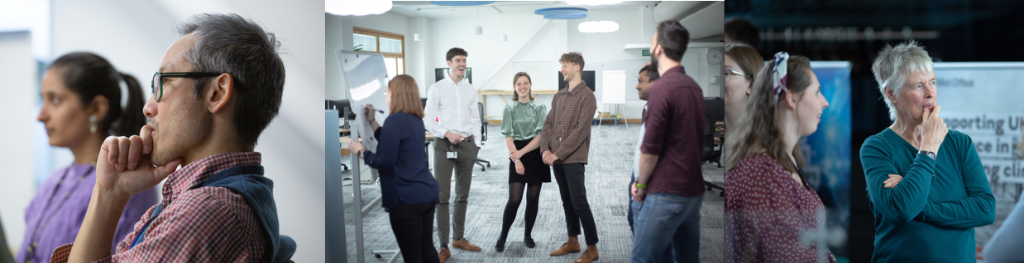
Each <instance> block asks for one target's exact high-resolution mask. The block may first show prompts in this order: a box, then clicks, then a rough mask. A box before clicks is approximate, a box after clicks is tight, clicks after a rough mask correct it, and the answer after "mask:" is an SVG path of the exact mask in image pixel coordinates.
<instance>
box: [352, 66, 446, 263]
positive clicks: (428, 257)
mask: <svg viewBox="0 0 1024 263" xmlns="http://www.w3.org/2000/svg"><path fill="white" fill-rule="evenodd" d="M384 101H385V102H386V103H387V104H388V109H390V111H391V115H389V116H388V118H387V120H385V121H384V126H383V127H381V126H380V124H378V123H377V120H376V119H375V116H374V115H376V114H374V111H375V110H374V109H373V105H366V109H364V110H363V114H365V116H366V121H367V122H369V123H370V127H371V128H372V129H373V137H374V138H375V139H377V152H376V153H374V152H370V151H365V148H363V145H362V144H361V143H359V142H355V141H354V142H352V143H350V144H349V149H350V150H352V151H354V152H356V155H357V156H359V157H360V158H363V160H364V161H365V162H366V165H369V166H370V167H373V168H374V169H377V171H378V172H380V192H381V196H382V198H381V199H383V201H382V202H381V205H382V206H384V210H385V211H387V212H388V217H389V218H390V219H391V231H392V232H394V234H395V239H396V240H397V241H398V248H399V249H400V250H401V251H402V258H403V259H405V262H439V261H440V258H438V256H437V250H435V249H434V239H433V233H434V207H436V206H437V198H438V194H439V192H438V189H437V180H434V176H433V175H431V174H430V170H428V169H427V159H426V157H424V156H423V154H422V153H423V144H424V143H425V142H426V138H424V137H423V131H425V130H426V129H425V128H424V127H423V104H422V102H420V92H419V88H417V86H416V80H414V79H413V78H412V77H410V76H409V75H398V76H396V77H395V78H394V79H392V80H391V82H388V91H387V92H386V93H384ZM446 183H447V182H446Z"/></svg>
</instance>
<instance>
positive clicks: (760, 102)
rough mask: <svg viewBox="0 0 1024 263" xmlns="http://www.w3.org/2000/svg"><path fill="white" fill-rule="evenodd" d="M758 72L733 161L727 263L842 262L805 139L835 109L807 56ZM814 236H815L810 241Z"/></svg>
mask: <svg viewBox="0 0 1024 263" xmlns="http://www.w3.org/2000/svg"><path fill="white" fill-rule="evenodd" d="M773 62H774V63H770V64H768V65H766V66H765V67H764V68H762V69H761V72H759V73H758V74H757V78H756V79H755V82H754V86H753V89H752V90H751V94H750V98H749V99H748V100H747V105H746V106H747V109H746V110H747V114H745V115H744V116H743V117H742V118H741V119H740V121H739V122H738V123H742V125H739V126H738V127H735V128H734V129H736V130H735V133H734V134H735V135H734V137H733V139H732V140H730V141H729V142H728V145H727V146H728V148H729V149H732V150H731V151H730V152H729V153H728V155H726V159H725V170H726V173H725V188H726V189H727V190H726V191H727V192H728V193H729V194H728V195H726V198H725V220H726V224H725V237H726V239H725V244H726V245H725V261H726V262H835V258H833V257H832V256H831V254H830V253H829V252H828V250H827V247H826V246H825V244H824V238H823V236H824V235H823V233H824V227H825V206H824V205H823V204H822V202H821V199H820V198H819V197H818V195H817V193H816V192H815V191H814V189H812V188H811V187H810V185H808V184H807V180H805V179H804V177H803V174H802V173H801V170H800V167H801V166H803V158H802V155H801V153H800V148H799V147H798V146H797V141H798V140H799V139H800V137H804V136H808V135H811V134H812V133H814V131H815V130H817V129H818V123H819V122H820V121H821V113H822V111H823V110H824V109H825V108H826V107H828V101H825V98H824V96H822V95H821V85H820V84H819V83H818V78H817V76H815V75H814V72H812V71H811V67H810V61H808V60H807V58H806V57H802V56H793V57H790V56H789V54H787V53H785V52H779V53H777V54H775V58H774V61H773ZM807 237H811V238H807Z"/></svg>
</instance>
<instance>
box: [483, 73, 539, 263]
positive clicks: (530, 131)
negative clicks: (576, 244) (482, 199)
mask: <svg viewBox="0 0 1024 263" xmlns="http://www.w3.org/2000/svg"><path fill="white" fill-rule="evenodd" d="M512 83H513V85H515V92H513V93H512V100H514V101H515V102H513V104H512V105H508V106H506V107H505V112H504V113H503V114H502V118H501V134H502V135H504V136H505V145H506V146H508V151H509V169H508V203H506V204H505V216H504V218H503V220H502V225H501V236H500V237H498V243H497V244H495V245H494V248H495V249H496V250H498V252H502V251H504V250H505V238H506V237H508V229H509V228H510V227H512V221H514V220H515V219H516V211H518V210H519V202H521V201H522V200H523V190H524V189H523V188H525V187H526V185H527V183H529V191H528V192H527V194H526V234H525V235H524V237H525V238H524V239H523V243H524V244H525V245H526V247H528V248H533V247H534V246H536V244H534V243H533V238H531V237H530V232H531V231H532V230H533V223H534V222H535V221H537V205H538V201H537V198H538V197H540V187H541V184H542V183H546V182H551V169H550V168H548V167H549V166H548V165H546V164H544V161H543V159H541V156H540V150H538V149H537V148H538V147H539V146H540V132H541V128H542V127H544V117H546V116H547V115H548V110H547V108H546V107H544V105H543V104H538V103H535V102H534V101H533V99H534V97H533V96H531V93H530V92H531V88H532V86H533V83H532V81H531V80H530V75H529V74H526V72H519V73H516V76H515V77H514V78H512Z"/></svg>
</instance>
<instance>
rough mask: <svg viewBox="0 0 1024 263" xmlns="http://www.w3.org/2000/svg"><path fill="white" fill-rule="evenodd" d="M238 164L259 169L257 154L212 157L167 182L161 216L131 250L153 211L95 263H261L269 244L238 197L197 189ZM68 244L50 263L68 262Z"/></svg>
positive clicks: (221, 190)
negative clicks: (264, 250)
mask: <svg viewBox="0 0 1024 263" xmlns="http://www.w3.org/2000/svg"><path fill="white" fill-rule="evenodd" d="M240 165H260V154H259V153H257V152H235V153H224V154H218V155H213V156H210V157H206V158H203V159H201V160H198V161H195V162H192V163H190V164H188V165H186V166H185V167H182V168H181V169H179V170H178V171H176V172H174V173H172V174H171V175H170V176H168V177H167V181H166V182H165V183H164V187H163V201H161V205H163V211H162V212H160V215H159V216H157V217H156V219H153V222H152V223H150V226H149V228H148V229H147V230H146V233H145V236H144V238H143V241H142V242H139V243H138V244H136V245H135V247H133V248H131V249H129V248H128V247H129V246H131V243H132V241H133V240H135V236H137V235H138V234H139V231H140V230H142V227H143V226H144V225H145V224H146V222H147V221H149V218H150V216H151V215H152V214H153V209H155V208H156V206H154V207H151V208H150V209H149V211H147V212H146V213H145V215H143V216H142V219H140V220H139V222H137V223H135V228H134V230H132V232H131V233H129V234H128V236H126V237H125V238H124V240H121V243H119V244H118V245H117V251H116V252H115V254H113V255H111V256H107V257H105V258H102V259H100V260H97V261H96V262H119V261H125V262H262V261H269V260H270V259H264V258H262V257H263V255H264V254H263V248H264V247H265V246H267V245H268V240H267V238H266V237H265V236H263V228H262V226H261V225H260V221H259V219H258V218H256V215H255V213H254V212H253V211H252V210H251V209H250V208H249V206H248V205H247V204H246V203H245V199H243V198H242V196H241V195H238V194H235V193H233V192H231V190H228V189H227V188H223V187H199V188H195V187H197V186H198V185H200V184H202V183H203V182H204V181H205V180H206V179H207V178H210V176H212V175H213V174H215V173H217V172H219V171H222V170H225V169H228V168H231V167H235V166H240ZM72 245H74V243H72V244H67V245H63V246H60V247H57V249H55V250H54V251H53V256H52V257H51V258H50V262H62V263H63V262H67V260H68V255H69V254H71V246H72Z"/></svg>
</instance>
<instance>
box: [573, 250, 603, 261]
mask: <svg viewBox="0 0 1024 263" xmlns="http://www.w3.org/2000/svg"><path fill="white" fill-rule="evenodd" d="M597 258H598V253H597V246H587V251H584V252H583V255H580V257H579V258H577V259H576V261H573V262H574V263H590V262H592V261H594V260H597Z"/></svg>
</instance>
